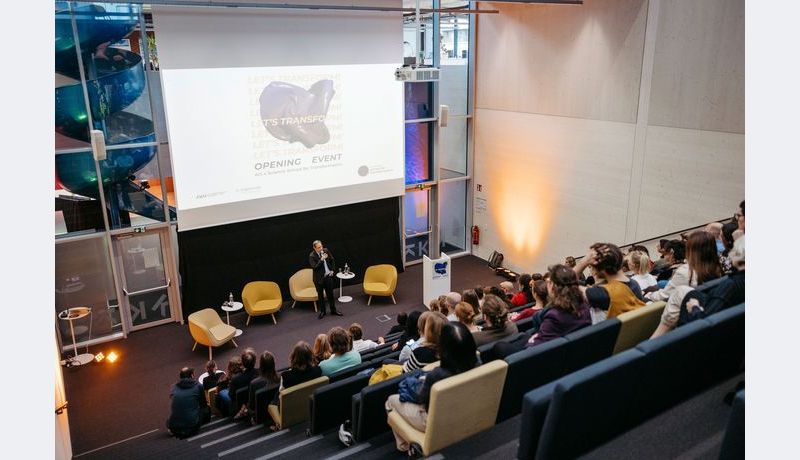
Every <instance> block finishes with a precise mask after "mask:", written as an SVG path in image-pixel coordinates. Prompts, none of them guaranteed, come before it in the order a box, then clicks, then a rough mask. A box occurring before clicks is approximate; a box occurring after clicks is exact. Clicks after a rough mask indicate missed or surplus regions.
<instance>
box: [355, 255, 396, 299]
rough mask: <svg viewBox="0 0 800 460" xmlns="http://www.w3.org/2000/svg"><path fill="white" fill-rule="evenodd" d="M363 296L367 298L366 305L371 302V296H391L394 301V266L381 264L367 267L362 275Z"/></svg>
mask: <svg viewBox="0 0 800 460" xmlns="http://www.w3.org/2000/svg"><path fill="white" fill-rule="evenodd" d="M363 286H364V294H366V295H368V296H369V300H367V305H369V304H370V302H372V296H384V297H386V296H391V298H392V303H394V304H396V303H397V302H396V301H395V300H394V290H395V288H397V269H396V268H395V267H394V265H389V264H381V265H372V266H370V267H367V271H366V272H365V273H364V285H363Z"/></svg>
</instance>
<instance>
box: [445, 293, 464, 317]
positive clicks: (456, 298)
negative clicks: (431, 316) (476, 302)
mask: <svg viewBox="0 0 800 460" xmlns="http://www.w3.org/2000/svg"><path fill="white" fill-rule="evenodd" d="M445 302H447V311H448V313H447V320H448V321H458V317H457V316H456V305H458V303H459V302H461V294H459V293H458V292H450V293H448V294H447V297H445Z"/></svg>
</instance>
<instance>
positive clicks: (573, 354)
mask: <svg viewBox="0 0 800 460" xmlns="http://www.w3.org/2000/svg"><path fill="white" fill-rule="evenodd" d="M619 328H620V321H619V318H611V319H607V320H604V321H600V322H599V323H597V324H593V325H591V326H589V327H584V328H583V329H579V330H577V331H575V332H572V333H570V334H567V335H565V336H564V338H565V339H567V344H566V345H564V349H565V350H566V353H565V356H564V373H565V374H569V373H570V372H574V371H577V370H578V369H583V368H584V367H586V366H588V365H590V364H594V363H596V362H598V361H600V360H603V359H606V358H608V357H609V356H611V355H612V354H613V352H614V345H615V344H616V343H617V336H618V335H619Z"/></svg>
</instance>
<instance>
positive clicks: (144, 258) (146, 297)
mask: <svg viewBox="0 0 800 460" xmlns="http://www.w3.org/2000/svg"><path fill="white" fill-rule="evenodd" d="M114 247H115V251H114V252H115V254H116V259H117V264H118V265H117V266H118V267H120V269H119V277H120V283H121V285H122V292H123V301H122V310H123V311H124V315H123V316H124V319H125V321H126V323H127V324H128V325H129V327H130V330H132V331H135V330H137V329H143V328H146V327H150V326H156V325H159V324H164V323H167V322H171V321H177V320H178V319H177V318H178V317H179V316H180V313H179V309H176V308H174V306H175V299H177V292H176V291H175V289H174V286H173V277H174V276H175V275H174V274H175V273H177V272H176V270H175V269H174V264H173V263H172V258H171V257H165V254H169V252H168V248H169V233H168V230H167V229H163V228H162V229H157V230H148V231H147V233H127V234H124V235H116V236H114ZM173 310H175V311H173Z"/></svg>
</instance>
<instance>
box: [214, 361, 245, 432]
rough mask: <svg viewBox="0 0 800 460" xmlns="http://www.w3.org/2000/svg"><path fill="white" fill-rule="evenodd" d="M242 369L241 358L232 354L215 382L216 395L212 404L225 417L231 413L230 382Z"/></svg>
mask: <svg viewBox="0 0 800 460" xmlns="http://www.w3.org/2000/svg"><path fill="white" fill-rule="evenodd" d="M243 371H244V368H243V367H242V358H241V357H239V356H234V357H233V358H231V360H230V361H228V369H227V371H226V373H225V376H224V377H222V378H221V379H219V382H217V396H216V398H215V401H214V405H215V406H216V407H217V409H218V410H219V411H220V413H221V414H222V415H223V416H224V417H227V416H228V415H231V398H232V397H233V395H232V394H230V388H229V387H230V383H231V381H232V380H233V378H235V377H236V376H237V375H239V374H241V373H242V372H243Z"/></svg>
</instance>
